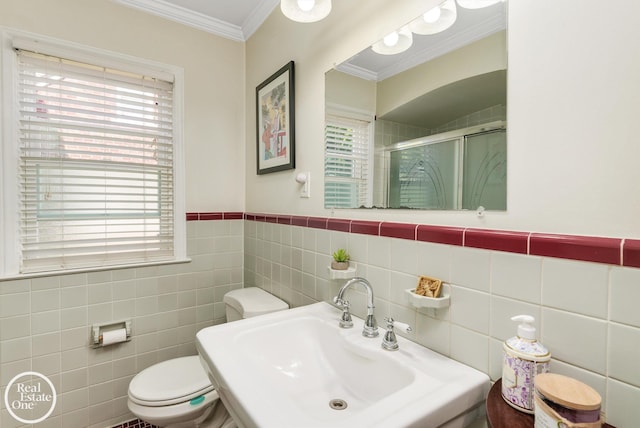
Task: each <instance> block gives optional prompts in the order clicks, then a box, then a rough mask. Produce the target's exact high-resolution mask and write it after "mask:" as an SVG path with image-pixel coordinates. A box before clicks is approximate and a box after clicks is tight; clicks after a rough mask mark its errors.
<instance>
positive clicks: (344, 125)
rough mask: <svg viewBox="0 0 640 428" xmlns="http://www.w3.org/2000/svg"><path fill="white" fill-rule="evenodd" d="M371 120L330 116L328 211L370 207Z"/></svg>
mask: <svg viewBox="0 0 640 428" xmlns="http://www.w3.org/2000/svg"><path fill="white" fill-rule="evenodd" d="M371 123H372V122H371V120H364V119H361V118H354V117H348V116H347V114H340V115H338V114H327V116H326V121H325V158H324V171H325V172H324V175H325V179H324V204H325V207H327V208H354V207H360V206H371V200H372V191H373V188H372V185H371V179H372V171H371V168H372V166H373V165H372V163H373V162H372V160H371V156H372V150H371V144H372V142H371Z"/></svg>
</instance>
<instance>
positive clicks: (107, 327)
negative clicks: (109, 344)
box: [90, 320, 131, 348]
mask: <svg viewBox="0 0 640 428" xmlns="http://www.w3.org/2000/svg"><path fill="white" fill-rule="evenodd" d="M120 329H124V330H125V331H126V340H123V341H122V342H129V341H130V340H131V320H122V321H114V322H110V323H105V324H93V325H92V326H91V338H90V343H91V347H92V348H101V347H102V346H105V345H104V344H103V333H105V332H108V331H113V330H120Z"/></svg>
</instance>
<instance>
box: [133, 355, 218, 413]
mask: <svg viewBox="0 0 640 428" xmlns="http://www.w3.org/2000/svg"><path fill="white" fill-rule="evenodd" d="M212 390H213V385H211V382H210V381H209V378H208V376H207V373H206V372H205V371H204V368H203V367H202V365H201V363H200V358H199V357H198V356H197V355H196V356H191V357H181V358H175V359H172V360H167V361H163V362H161V363H158V364H154V365H153V366H151V367H147V368H146V369H144V370H142V371H141V372H140V373H138V374H137V375H136V376H135V377H134V378H133V379H132V380H131V383H129V397H130V398H131V400H132V401H134V402H136V403H138V404H141V405H147V406H168V405H171V404H176V403H183V402H185V401H189V400H192V399H194V398H196V397H198V396H200V395H203V394H206V393H207V392H209V391H212Z"/></svg>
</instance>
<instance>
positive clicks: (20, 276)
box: [0, 257, 191, 282]
mask: <svg viewBox="0 0 640 428" xmlns="http://www.w3.org/2000/svg"><path fill="white" fill-rule="evenodd" d="M182 263H191V259H190V258H188V257H187V258H180V259H174V260H164V261H158V262H150V263H132V264H127V265H112V266H100V267H92V268H83V269H61V270H56V271H47V272H31V273H21V274H14V275H4V276H0V282H2V281H13V280H18V279H31V278H44V277H49V276H62V275H73V274H78V273H89V272H104V271H108V270H122V269H140V268H145V267H152V266H166V265H175V264H182Z"/></svg>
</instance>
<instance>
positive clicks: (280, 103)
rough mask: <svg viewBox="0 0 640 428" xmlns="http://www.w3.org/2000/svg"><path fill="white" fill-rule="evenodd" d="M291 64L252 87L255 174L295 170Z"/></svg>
mask: <svg viewBox="0 0 640 428" xmlns="http://www.w3.org/2000/svg"><path fill="white" fill-rule="evenodd" d="M293 85H294V79H293V61H291V62H289V63H288V64H287V65H285V66H284V67H282V68H281V69H280V70H278V71H276V72H275V73H274V74H273V75H272V76H271V77H269V78H268V79H267V80H265V81H264V82H262V83H261V84H260V85H259V86H257V87H256V133H257V141H256V148H257V159H258V162H257V164H258V165H257V168H258V169H257V172H258V174H268V173H270V172H276V171H283V170H285V169H293V168H295V147H296V145H295V120H294V111H295V109H294V87H293Z"/></svg>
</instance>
